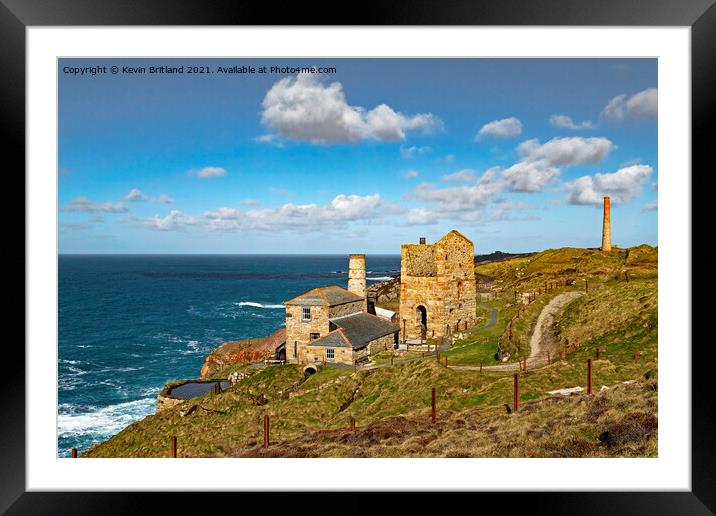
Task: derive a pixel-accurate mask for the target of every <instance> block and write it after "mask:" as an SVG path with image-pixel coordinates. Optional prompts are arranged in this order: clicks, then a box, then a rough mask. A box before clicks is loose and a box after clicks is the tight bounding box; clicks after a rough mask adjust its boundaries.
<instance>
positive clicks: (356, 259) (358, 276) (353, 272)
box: [348, 254, 368, 311]
mask: <svg viewBox="0 0 716 516" xmlns="http://www.w3.org/2000/svg"><path fill="white" fill-rule="evenodd" d="M348 291H349V292H353V293H354V294H357V295H359V296H361V297H362V298H363V310H364V311H365V310H367V308H368V301H367V299H366V286H365V255H364V254H352V255H350V256H349V257H348Z"/></svg>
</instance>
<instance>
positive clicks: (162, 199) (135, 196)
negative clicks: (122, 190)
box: [124, 188, 174, 204]
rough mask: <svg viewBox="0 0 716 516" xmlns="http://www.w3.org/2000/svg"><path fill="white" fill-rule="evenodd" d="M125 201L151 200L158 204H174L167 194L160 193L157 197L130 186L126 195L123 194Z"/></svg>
mask: <svg viewBox="0 0 716 516" xmlns="http://www.w3.org/2000/svg"><path fill="white" fill-rule="evenodd" d="M124 200H125V201H127V202H153V203H159V204H174V199H172V198H171V197H169V196H168V195H164V194H162V195H160V196H159V197H157V198H154V197H149V196H147V195H144V194H143V193H142V191H141V190H140V189H139V188H132V189H131V190H130V191H129V193H128V194H127V195H125V196H124Z"/></svg>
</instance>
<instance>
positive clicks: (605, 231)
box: [602, 196, 612, 251]
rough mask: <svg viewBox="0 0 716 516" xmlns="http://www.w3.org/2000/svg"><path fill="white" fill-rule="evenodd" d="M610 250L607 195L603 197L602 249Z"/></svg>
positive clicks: (610, 232)
mask: <svg viewBox="0 0 716 516" xmlns="http://www.w3.org/2000/svg"><path fill="white" fill-rule="evenodd" d="M611 250H612V222H611V216H610V208H609V196H607V197H605V198H604V222H603V223H602V251H611Z"/></svg>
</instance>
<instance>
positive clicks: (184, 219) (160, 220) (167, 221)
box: [145, 210, 198, 231]
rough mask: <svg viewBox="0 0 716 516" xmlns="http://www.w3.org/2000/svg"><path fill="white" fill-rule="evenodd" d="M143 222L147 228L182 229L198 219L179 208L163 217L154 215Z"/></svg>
mask: <svg viewBox="0 0 716 516" xmlns="http://www.w3.org/2000/svg"><path fill="white" fill-rule="evenodd" d="M145 223H146V225H147V226H148V227H149V228H151V229H155V230H157V231H182V230H184V229H186V227H187V226H193V225H196V224H197V223H198V220H197V219H196V217H192V216H191V215H187V214H186V213H182V212H181V211H179V210H172V211H171V212H169V214H168V215H166V216H165V217H160V216H159V215H155V216H154V217H153V218H151V219H149V220H147V221H145Z"/></svg>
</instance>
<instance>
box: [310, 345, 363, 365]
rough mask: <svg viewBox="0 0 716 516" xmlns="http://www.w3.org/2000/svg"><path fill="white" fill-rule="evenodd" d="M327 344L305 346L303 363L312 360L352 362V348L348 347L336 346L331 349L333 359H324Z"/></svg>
mask: <svg viewBox="0 0 716 516" xmlns="http://www.w3.org/2000/svg"><path fill="white" fill-rule="evenodd" d="M326 349H328V347H327V346H310V345H309V346H306V352H305V360H304V361H303V362H304V363H312V362H320V363H323V362H331V363H336V362H337V363H341V364H353V349H352V348H349V347H336V348H331V349H333V354H334V357H335V358H334V359H333V360H327V359H326Z"/></svg>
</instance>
